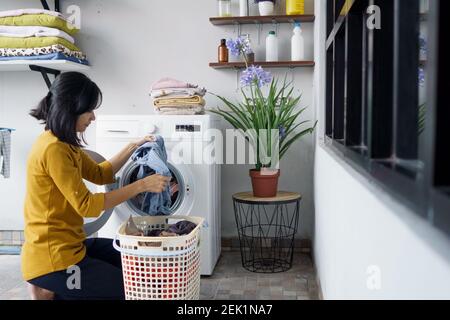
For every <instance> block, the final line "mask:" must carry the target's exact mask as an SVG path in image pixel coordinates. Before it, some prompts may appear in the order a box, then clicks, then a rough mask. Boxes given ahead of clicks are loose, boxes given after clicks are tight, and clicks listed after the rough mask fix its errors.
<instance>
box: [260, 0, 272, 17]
mask: <svg viewBox="0 0 450 320" xmlns="http://www.w3.org/2000/svg"><path fill="white" fill-rule="evenodd" d="M275 2H276V0H255V3H257V4H258V9H259V14H260V15H261V16H271V15H273V12H274V6H275Z"/></svg>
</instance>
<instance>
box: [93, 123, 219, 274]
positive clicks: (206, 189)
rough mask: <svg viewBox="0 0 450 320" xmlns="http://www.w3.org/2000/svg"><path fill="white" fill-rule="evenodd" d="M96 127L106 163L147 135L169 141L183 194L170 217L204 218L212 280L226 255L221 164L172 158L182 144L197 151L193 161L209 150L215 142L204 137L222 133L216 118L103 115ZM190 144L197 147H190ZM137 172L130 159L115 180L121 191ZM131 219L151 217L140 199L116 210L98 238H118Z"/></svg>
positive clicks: (204, 268) (204, 250)
mask: <svg viewBox="0 0 450 320" xmlns="http://www.w3.org/2000/svg"><path fill="white" fill-rule="evenodd" d="M96 122H97V126H96V127H97V129H96V151H97V152H98V153H99V154H101V155H102V156H103V157H105V158H107V159H109V158H111V157H112V156H114V155H115V154H117V152H119V151H120V150H122V149H123V148H124V147H125V146H126V145H127V144H128V143H129V142H131V141H135V140H137V139H139V138H142V137H144V136H146V135H149V134H154V135H160V136H162V137H163V138H164V142H165V146H166V151H167V155H168V165H169V169H170V171H171V173H172V177H173V178H172V181H171V182H172V183H176V184H177V185H178V192H176V193H174V194H173V195H172V206H171V215H193V216H200V217H203V218H205V220H206V222H207V226H206V227H205V228H203V230H202V234H201V239H202V241H201V249H200V250H201V274H202V275H211V274H212V273H213V270H214V267H215V265H216V262H217V260H218V258H219V255H220V250H221V221H220V202H221V201H220V185H221V184H220V165H218V164H208V163H209V162H208V161H206V162H205V161H200V162H199V161H198V158H197V161H195V162H194V163H190V161H185V163H180V161H179V160H180V159H179V157H178V156H177V157H173V156H172V154H173V151H174V150H175V149H176V150H180V141H182V142H181V143H182V144H183V146H182V147H185V148H186V150H188V149H189V150H191V151H192V152H193V154H192V155H193V156H194V155H195V156H199V155H200V154H199V152H202V153H203V150H204V147H205V146H206V145H208V144H211V138H209V135H205V132H206V131H207V130H208V129H214V128H217V125H218V123H219V121H218V119H217V118H216V117H214V116H211V115H198V116H163V115H99V116H98V117H97V121H96ZM181 139H182V140H181ZM188 145H189V146H190V147H193V148H190V147H187V146H188ZM186 153H189V151H186ZM177 154H178V155H180V154H181V153H177ZM175 158H176V159H175ZM186 162H188V163H186ZM138 169H139V167H138V166H137V165H136V164H135V163H134V162H132V161H131V160H129V161H128V163H127V164H125V166H124V167H123V168H122V169H121V170H120V171H119V172H118V173H117V175H116V177H117V179H118V187H123V186H126V185H128V184H130V183H132V182H134V181H135V180H136V174H137V171H138ZM130 214H131V215H133V216H136V215H145V214H146V213H144V212H143V211H141V210H140V206H139V203H138V199H131V200H129V201H127V202H125V203H122V204H121V205H119V206H117V207H116V208H115V209H114V212H113V214H112V215H111V217H110V218H109V220H108V221H107V223H106V224H105V225H104V226H103V227H102V228H101V229H100V230H99V232H98V236H99V237H107V238H113V237H114V235H115V233H116V231H117V228H118V227H119V226H120V225H121V224H122V223H123V222H124V221H125V220H126V219H127V218H128V217H129V216H130Z"/></svg>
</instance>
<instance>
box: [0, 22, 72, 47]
mask: <svg viewBox="0 0 450 320" xmlns="http://www.w3.org/2000/svg"><path fill="white" fill-rule="evenodd" d="M0 37H9V38H28V37H58V38H63V39H66V40H67V41H69V42H70V43H75V39H74V38H73V37H72V36H70V35H69V34H68V33H66V32H64V31H62V30H58V29H55V28H49V27H42V26H25V27H20V26H1V25H0Z"/></svg>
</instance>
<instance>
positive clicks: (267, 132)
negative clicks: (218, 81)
mask: <svg viewBox="0 0 450 320" xmlns="http://www.w3.org/2000/svg"><path fill="white" fill-rule="evenodd" d="M227 47H228V49H229V51H230V53H231V54H232V55H234V56H240V55H243V56H244V61H245V65H246V69H245V70H244V71H243V72H242V75H241V78H240V83H241V86H242V87H241V92H242V95H243V97H244V99H243V102H238V103H234V102H231V101H229V100H228V99H226V98H224V97H222V96H219V95H215V96H216V97H218V98H219V99H220V100H221V101H222V102H223V103H224V104H225V105H226V106H227V107H228V108H229V110H223V109H221V108H220V107H219V108H217V109H216V110H211V112H213V113H215V114H218V115H220V116H222V117H223V118H224V119H225V120H226V121H227V122H228V123H230V124H231V125H232V126H233V127H234V128H235V129H237V130H239V131H240V132H242V133H243V134H244V135H245V137H246V138H247V140H248V141H249V142H250V144H251V145H252V146H253V149H254V150H256V157H255V158H256V159H255V160H256V161H255V163H256V167H255V169H252V170H250V177H251V178H252V186H253V194H254V196H256V197H273V196H275V195H276V193H277V189H278V178H279V176H280V170H279V169H278V161H279V160H280V159H281V158H282V157H283V156H284V155H285V154H286V152H287V151H288V149H289V147H290V146H291V145H292V144H293V143H294V142H295V141H297V140H298V139H299V138H301V137H302V136H304V135H305V134H308V133H312V132H313V131H314V129H315V126H316V124H314V125H313V126H308V127H306V128H305V127H304V126H305V125H306V124H307V122H308V121H302V122H299V121H298V119H299V117H300V115H301V114H302V113H303V111H304V110H305V109H306V108H303V109H297V108H296V107H297V105H298V103H299V102H300V96H294V95H293V91H294V88H293V85H292V83H288V82H286V78H285V79H284V81H283V82H282V83H280V82H279V81H278V80H276V79H273V78H272V75H271V74H270V73H269V72H266V71H264V69H263V68H262V67H261V66H255V65H251V66H249V64H248V61H247V59H246V55H245V54H246V52H249V51H250V50H251V49H250V48H249V42H248V41H247V40H246V39H245V38H243V37H239V38H237V39H236V40H232V39H229V40H227ZM268 84H270V87H269V88H268V94H267V95H264V93H263V90H262V89H263V87H264V86H266V85H268ZM244 88H246V89H247V90H248V91H249V92H248V93H246V92H245V90H244ZM316 123H317V122H316ZM274 133H275V134H274Z"/></svg>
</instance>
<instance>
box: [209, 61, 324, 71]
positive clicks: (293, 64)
mask: <svg viewBox="0 0 450 320" xmlns="http://www.w3.org/2000/svg"><path fill="white" fill-rule="evenodd" d="M254 65H258V66H261V67H263V68H302V67H314V66H315V62H314V61H277V62H266V61H260V62H259V61H255V63H254ZM209 66H210V67H211V68H214V69H243V68H245V63H244V62H211V63H210V64H209Z"/></svg>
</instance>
